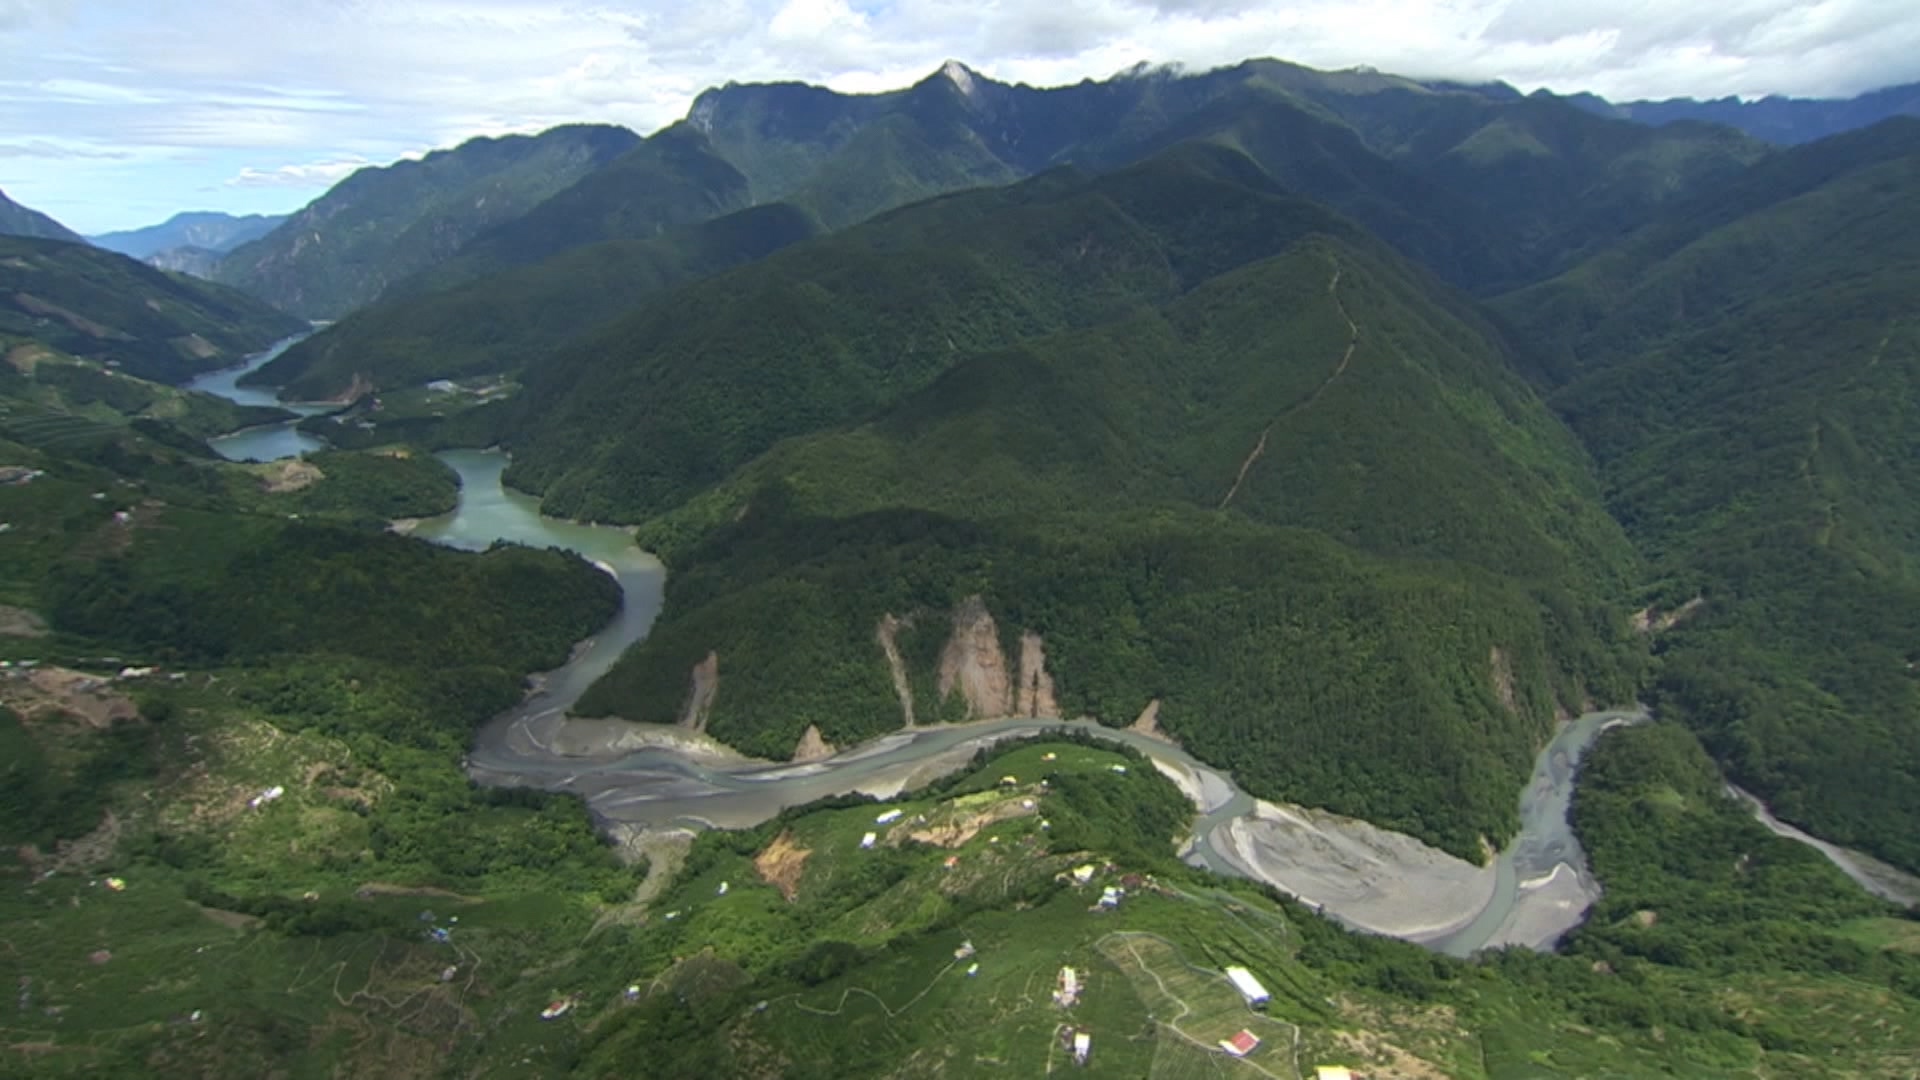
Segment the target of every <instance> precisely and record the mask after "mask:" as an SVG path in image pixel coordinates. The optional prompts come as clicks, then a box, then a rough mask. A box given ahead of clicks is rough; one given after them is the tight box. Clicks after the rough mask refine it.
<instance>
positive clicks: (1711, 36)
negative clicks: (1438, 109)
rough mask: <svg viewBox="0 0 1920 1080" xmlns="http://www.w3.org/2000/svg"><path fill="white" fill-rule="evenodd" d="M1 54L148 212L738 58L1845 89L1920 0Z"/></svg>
mask: <svg viewBox="0 0 1920 1080" xmlns="http://www.w3.org/2000/svg"><path fill="white" fill-rule="evenodd" d="M0 55H5V56H6V57H7V58H8V59H7V62H6V64H5V65H4V66H0V132H4V133H6V134H5V136H4V140H5V142H6V144H7V145H8V146H12V147H14V148H15V150H12V151H8V150H4V149H0V185H4V186H6V187H7V188H8V190H10V191H13V192H15V193H16V194H18V195H19V196H20V197H21V198H22V199H25V200H27V201H29V202H31V201H33V200H34V199H35V198H36V197H38V199H39V200H40V202H42V203H46V204H51V203H54V202H62V203H64V204H65V205H68V206H80V207H83V208H84V207H101V208H103V209H102V210H101V211H100V212H101V213H103V214H104V213H108V212H112V213H121V212H126V213H131V212H133V211H132V210H131V209H130V207H132V206H133V205H134V201H133V200H132V199H131V198H123V197H121V196H119V195H117V194H116V191H124V190H125V189H126V188H127V187H130V186H142V187H144V188H145V190H144V191H143V193H142V194H143V197H144V198H149V199H159V198H162V197H163V195H165V194H166V193H164V192H161V191H158V190H156V189H155V188H154V185H155V184H156V183H159V182H160V181H159V180H156V179H155V177H154V176H153V174H151V173H142V172H140V171H139V170H138V169H137V168H136V165H138V164H142V163H146V162H151V161H153V160H156V159H165V160H168V161H172V162H175V163H176V164H177V166H178V167H177V169H176V170H175V171H174V172H173V173H170V174H168V176H169V179H166V180H165V182H166V183H171V184H176V185H181V186H178V187H177V188H176V190H174V191H173V192H172V194H171V197H172V198H174V199H176V200H177V201H179V202H182V203H185V202H189V201H192V197H193V196H194V193H195V192H199V191H203V190H206V189H208V188H211V189H213V190H216V191H225V192H229V193H235V194H236V197H238V195H237V193H241V192H249V191H251V192H256V193H257V194H256V196H254V197H259V198H264V197H266V196H267V195H268V194H270V193H271V192H273V191H276V190H277V191H282V192H285V193H286V194H287V196H288V197H291V196H292V195H294V194H298V193H304V192H305V191H306V190H308V189H307V188H306V187H302V186H300V185H302V184H308V183H312V182H318V178H320V177H322V176H323V173H321V172H313V171H308V172H304V173H302V172H294V173H287V172H286V171H285V170H288V169H294V170H301V169H306V170H314V169H320V168H323V167H326V166H329V165H335V166H337V165H343V164H347V163H351V162H355V161H362V160H364V161H367V162H383V161H390V160H393V159H394V158H395V157H397V156H398V155H400V154H401V153H403V152H405V151H407V150H411V149H414V148H417V147H420V146H438V145H449V144H451V143H454V142H458V141H459V140H461V139H463V138H465V137H468V136H471V135H476V134H488V133H503V132H508V131H530V130H538V129H540V128H543V127H547V126H551V125H552V124H555V123H561V122H569V121H601V122H608V123H620V124H625V125H627V126H630V127H633V128H635V129H637V130H640V131H642V132H643V133H644V132H647V131H651V130H653V129H655V128H657V127H660V126H661V125H664V124H666V123H669V122H671V121H672V120H674V119H677V118H678V117H680V116H681V115H683V114H684V112H685V109H686V106H687V103H688V102H689V101H690V100H691V99H692V97H693V96H694V95H695V94H697V93H698V92H699V91H700V90H702V89H704V88H706V87H708V86H712V85H717V84H719V83H723V82H726V81H728V80H738V81H753V80H770V79H800V80H805V81H809V82H818V83H824V84H826V85H830V86H834V87H836V88H839V89H844V90H861V91H870V90H876V89H882V88H886V87H891V86H900V85H904V84H906V83H908V82H911V81H914V80H916V79H918V78H920V77H922V76H924V75H926V74H927V73H928V72H931V71H932V70H933V69H934V68H935V67H936V66H937V65H938V64H939V63H940V62H941V61H943V60H945V59H948V58H954V59H959V60H962V61H965V62H966V63H968V64H969V65H971V66H972V67H974V68H975V69H977V70H979V71H981V72H983V73H985V74H987V75H989V76H992V77H996V78H1002V79H1012V80H1021V81H1027V82H1033V83H1037V84H1043V85H1044V84H1058V83H1063V82H1073V81H1077V80H1079V79H1081V78H1083V77H1087V76H1093V77H1104V76H1106V75H1109V74H1111V73H1113V72H1115V71H1117V70H1119V69H1121V68H1124V67H1127V66H1129V65H1132V64H1134V63H1137V62H1141V61H1147V62H1150V63H1163V62H1171V61H1178V62H1184V63H1186V64H1188V65H1189V66H1192V67H1208V66H1213V65H1217V64H1222V63H1230V62H1232V61H1235V60H1238V59H1242V58H1245V57H1248V56H1263V55H1264V56H1276V57H1280V58H1282V59H1288V60H1294V61H1298V62H1301V63H1306V64H1310V65H1313V66H1316V67H1327V68H1341V67H1350V66H1354V65H1358V64H1369V65H1372V66H1374V67H1377V68H1380V69H1381V70H1385V71H1392V72H1398V73H1402V74H1409V75H1416V76H1445V77H1454V78H1465V79H1493V78H1501V79H1505V80H1507V81H1509V82H1512V83H1514V84H1515V85H1517V86H1519V87H1521V88H1522V89H1533V88H1534V87H1537V86H1542V85H1546V86H1551V87H1552V88H1554V89H1557V90H1562V91H1572V90H1582V89H1586V90H1594V91H1597V92H1600V93H1603V94H1606V95H1607V96H1610V97H1614V98H1631V97H1643V96H1653V97H1664V96H1672V95H1687V94H1690V95H1695V96H1720V95H1725V94H1739V95H1747V96H1752V95H1759V94H1764V93H1790V94H1801V95H1807V94H1813V95H1840V94H1851V93H1856V92H1859V91H1861V90H1865V89H1869V88H1872V87H1874V86H1879V85H1885V84H1888V83H1893V82H1902V81H1910V80H1913V79H1916V78H1920V4H1914V3H1913V2H1912V0H704V2H701V3H677V2H669V0H562V2H560V3H553V2H549V0H143V2H142V3H140V4H131V3H110V2H100V3H93V4H81V3H77V2H75V0H0ZM50 139H53V140H59V143H58V145H70V146H71V145H80V146H86V147H90V148H95V149H108V150H115V151H123V152H126V153H128V154H130V155H132V160H131V161H130V162H129V163H128V164H127V165H126V167H125V168H122V169H114V168H97V167H93V164H94V163H91V162H90V163H87V164H86V165H82V164H81V163H80V162H78V161H76V160H73V159H72V158H71V156H69V158H68V159H66V160H64V161H63V159H62V158H61V157H60V156H58V155H52V154H35V155H29V154H24V153H20V152H18V148H19V147H23V146H27V145H31V144H33V143H34V141H35V140H41V141H45V140H50ZM289 162H293V163H295V164H287V163H289ZM196 168H197V169H200V170H202V171H201V172H200V173H199V174H198V179H196V180H194V181H193V182H192V183H191V184H185V183H184V179H183V178H186V177H188V176H191V175H193V170H194V169H196ZM212 170H218V171H212ZM242 177H245V178H248V179H246V180H245V181H244V182H243V181H241V178H242ZM295 178H302V179H295ZM283 184H284V185H286V186H279V185H283ZM113 185H120V188H118V189H116V188H115V187H113ZM86 212H92V211H86Z"/></svg>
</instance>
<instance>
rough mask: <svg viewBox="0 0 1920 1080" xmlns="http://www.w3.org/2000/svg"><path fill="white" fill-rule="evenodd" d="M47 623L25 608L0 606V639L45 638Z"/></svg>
mask: <svg viewBox="0 0 1920 1080" xmlns="http://www.w3.org/2000/svg"><path fill="white" fill-rule="evenodd" d="M46 636H47V621H46V620H45V619H42V618H41V617H40V616H38V615H36V614H34V613H33V612H31V611H28V610H27V609H26V608H21V607H12V606H9V605H7V604H0V637H46Z"/></svg>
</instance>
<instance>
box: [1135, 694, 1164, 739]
mask: <svg viewBox="0 0 1920 1080" xmlns="http://www.w3.org/2000/svg"><path fill="white" fill-rule="evenodd" d="M1127 730H1128V731H1131V732H1133V733H1134V734H1136V735H1145V736H1146V737H1147V738H1149V739H1159V740H1160V741H1162V742H1172V741H1173V739H1172V738H1170V737H1169V736H1168V735H1167V733H1166V732H1164V731H1161V730H1160V699H1159V698H1154V699H1153V700H1152V701H1149V702H1147V707H1146V708H1144V709H1141V710H1140V715H1139V716H1137V717H1135V718H1134V720H1133V723H1131V724H1128V725H1127Z"/></svg>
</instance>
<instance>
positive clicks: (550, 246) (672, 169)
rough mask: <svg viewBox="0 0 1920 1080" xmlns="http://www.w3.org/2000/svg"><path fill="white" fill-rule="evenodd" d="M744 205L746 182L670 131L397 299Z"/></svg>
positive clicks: (701, 142) (695, 135)
mask: <svg viewBox="0 0 1920 1080" xmlns="http://www.w3.org/2000/svg"><path fill="white" fill-rule="evenodd" d="M749 202H750V199H749V197H748V192H747V180H746V177H744V176H742V175H740V173H739V171H738V170H737V169H735V168H734V167H733V166H732V165H731V164H729V163H728V162H727V160H726V159H725V158H724V157H722V156H720V155H718V154H716V153H715V152H714V151H713V148H712V147H711V146H709V145H708V143H707V140H706V137H705V136H703V135H702V134H700V133H699V132H697V131H694V130H693V129H691V128H689V127H688V126H687V125H685V124H675V125H672V126H670V127H668V128H666V129H664V130H662V131H659V132H656V133H655V134H654V135H652V136H651V137H649V138H647V139H646V140H644V141H643V142H640V143H639V144H638V145H635V146H634V147H632V149H629V150H627V151H626V152H625V153H623V154H621V155H620V156H619V157H617V158H614V159H613V160H612V161H609V162H607V163H606V164H605V165H603V166H601V167H599V168H596V169H594V170H592V171H590V172H588V173H586V174H585V175H584V176H582V177H581V178H580V179H579V180H577V181H576V182H574V183H573V184H571V185H569V186H567V187H566V188H564V189H562V190H561V191H559V192H557V193H556V194H554V195H553V196H552V197H551V198H548V199H546V200H544V201H542V202H540V203H539V204H538V205H536V206H533V207H532V208H530V209H528V210H527V212H526V213H525V214H522V215H520V216H517V217H514V218H512V219H510V220H505V221H502V222H501V223H500V224H498V225H496V226H494V227H493V228H491V229H488V230H487V231H485V232H483V233H481V234H479V235H478V236H476V237H474V238H473V240H472V241H471V242H469V243H467V244H466V245H465V246H464V247H462V248H461V250H460V252H459V254H458V255H457V256H455V257H454V258H451V259H448V260H447V261H445V262H443V263H440V264H439V265H437V266H434V267H432V268H430V269H429V270H427V271H426V272H425V273H423V274H421V275H419V276H418V277H416V278H415V279H413V280H411V281H408V282H406V283H404V284H403V285H402V286H401V287H400V288H399V289H398V290H397V295H402V296H404V295H411V294H415V293H420V292H425V291H430V290H434V289H444V288H448V287H451V286H454V285H459V284H461V283H463V282H466V281H470V280H472V279H474V278H477V277H481V276H483V275H485V274H488V273H491V272H495V271H500V270H506V269H511V268H513V267H518V266H525V265H527V264H529V263H535V262H538V261H540V260H541V259H544V258H547V257H548V256H550V255H557V254H559V253H561V252H564V251H569V250H572V249H574V248H578V247H582V246H585V245H589V244H596V243H602V242H606V241H611V240H650V239H654V238H656V237H658V236H660V235H661V234H662V233H663V232H665V231H666V230H668V229H672V228H675V227H677V226H683V225H689V224H694V223H698V222H702V221H707V220H709V219H712V218H716V217H719V216H720V215H722V214H725V213H728V212H730V211H733V210H738V209H740V208H741V207H744V206H746V205H748V204H749Z"/></svg>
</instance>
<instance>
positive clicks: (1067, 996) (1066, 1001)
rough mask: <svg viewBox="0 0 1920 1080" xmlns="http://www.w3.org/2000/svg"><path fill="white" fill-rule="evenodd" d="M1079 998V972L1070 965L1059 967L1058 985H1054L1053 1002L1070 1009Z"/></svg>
mask: <svg viewBox="0 0 1920 1080" xmlns="http://www.w3.org/2000/svg"><path fill="white" fill-rule="evenodd" d="M1079 1000H1080V973H1079V972H1077V971H1075V970H1073V969H1072V968H1070V967H1063V968H1061V969H1060V982H1059V985H1058V986H1056V987H1054V991H1053V1003H1054V1004H1055V1005H1058V1006H1060V1007H1061V1008H1063V1009H1071V1008H1073V1006H1074V1004H1075V1003H1076V1002H1078V1001H1079Z"/></svg>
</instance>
